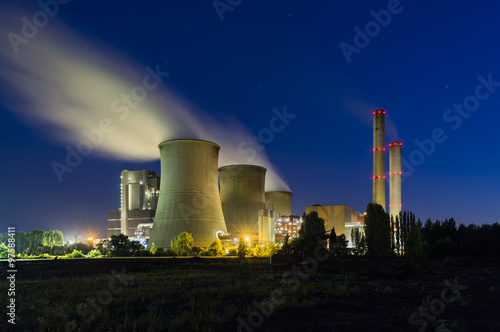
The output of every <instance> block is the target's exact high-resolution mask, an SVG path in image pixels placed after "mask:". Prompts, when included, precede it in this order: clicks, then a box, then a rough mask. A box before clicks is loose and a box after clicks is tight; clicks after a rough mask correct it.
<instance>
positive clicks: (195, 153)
mask: <svg viewBox="0 0 500 332" xmlns="http://www.w3.org/2000/svg"><path fill="white" fill-rule="evenodd" d="M158 147H159V148H160V158H161V182H160V187H161V191H160V197H159V199H158V207H157V210H156V217H155V221H154V224H153V229H152V230H151V238H150V239H149V243H148V246H152V245H153V244H154V245H156V246H158V247H170V240H172V239H173V238H175V237H176V236H178V235H179V234H180V233H182V232H184V231H185V232H188V233H191V234H192V235H193V239H194V244H193V245H194V246H209V245H210V243H212V242H213V241H214V240H216V238H217V236H216V234H217V232H224V233H226V224H225V222H224V216H223V213H222V207H221V202H220V197H219V187H218V182H217V167H218V158H219V150H220V146H218V145H217V144H215V143H212V142H207V141H200V140H189V139H180V140H171V141H166V142H163V143H160V144H159V145H158Z"/></svg>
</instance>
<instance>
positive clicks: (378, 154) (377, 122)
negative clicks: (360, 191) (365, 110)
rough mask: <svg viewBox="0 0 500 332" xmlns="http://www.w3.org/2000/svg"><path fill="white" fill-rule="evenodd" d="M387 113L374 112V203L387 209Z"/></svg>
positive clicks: (382, 111) (381, 111)
mask: <svg viewBox="0 0 500 332" xmlns="http://www.w3.org/2000/svg"><path fill="white" fill-rule="evenodd" d="M384 125H385V111H384V110H376V111H374V112H373V199H372V200H373V203H376V204H380V205H382V207H383V208H384V209H385V136H384V135H385V127H384Z"/></svg>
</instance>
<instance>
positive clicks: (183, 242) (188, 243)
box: [170, 232, 193, 256]
mask: <svg viewBox="0 0 500 332" xmlns="http://www.w3.org/2000/svg"><path fill="white" fill-rule="evenodd" d="M170 247H171V248H172V249H174V250H175V251H177V252H178V253H179V255H182V256H187V255H188V254H190V253H191V251H192V249H193V235H191V234H189V233H187V232H182V233H181V234H179V235H178V236H177V237H176V238H175V239H173V240H171V241H170Z"/></svg>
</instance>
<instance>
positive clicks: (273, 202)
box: [266, 191, 292, 218]
mask: <svg viewBox="0 0 500 332" xmlns="http://www.w3.org/2000/svg"><path fill="white" fill-rule="evenodd" d="M266 206H267V208H268V209H269V210H272V211H273V216H274V218H279V217H281V216H289V215H291V214H292V192H291V191H267V192H266Z"/></svg>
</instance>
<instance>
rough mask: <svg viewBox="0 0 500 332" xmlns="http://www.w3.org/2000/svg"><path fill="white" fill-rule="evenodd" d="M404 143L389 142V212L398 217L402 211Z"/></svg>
mask: <svg viewBox="0 0 500 332" xmlns="http://www.w3.org/2000/svg"><path fill="white" fill-rule="evenodd" d="M402 145H403V143H401V142H393V143H389V214H390V215H391V216H394V218H396V216H397V215H399V212H401V207H402V206H403V205H402V202H401V175H402V174H403V173H402V171H401V147H402Z"/></svg>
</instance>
